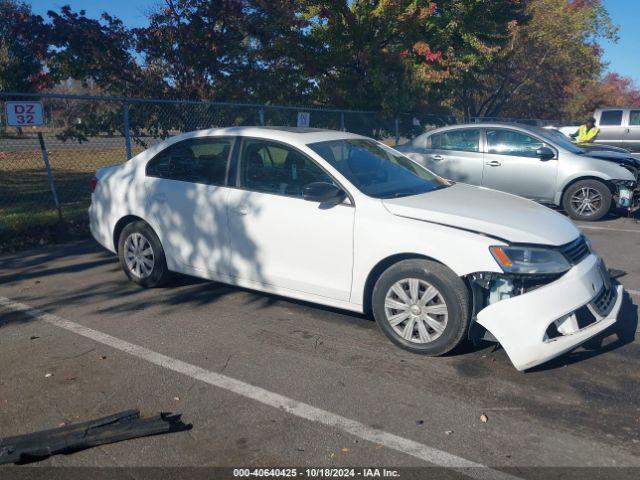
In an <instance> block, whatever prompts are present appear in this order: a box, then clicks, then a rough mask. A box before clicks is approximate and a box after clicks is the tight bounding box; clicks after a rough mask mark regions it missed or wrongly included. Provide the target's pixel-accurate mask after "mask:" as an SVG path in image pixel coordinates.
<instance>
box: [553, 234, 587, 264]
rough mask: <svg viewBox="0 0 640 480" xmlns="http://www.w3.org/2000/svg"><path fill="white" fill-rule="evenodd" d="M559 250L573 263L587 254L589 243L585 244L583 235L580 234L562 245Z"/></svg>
mask: <svg viewBox="0 0 640 480" xmlns="http://www.w3.org/2000/svg"><path fill="white" fill-rule="evenodd" d="M560 251H561V252H562V254H563V255H564V256H565V257H567V260H569V262H570V263H571V264H573V265H575V264H577V263H579V262H580V261H581V260H582V259H583V258H585V257H586V256H587V255H589V245H587V241H586V240H585V239H584V237H583V236H582V235H580V236H579V237H578V238H576V239H575V240H574V241H573V242H571V243H567V244H566V245H562V246H561V247H560Z"/></svg>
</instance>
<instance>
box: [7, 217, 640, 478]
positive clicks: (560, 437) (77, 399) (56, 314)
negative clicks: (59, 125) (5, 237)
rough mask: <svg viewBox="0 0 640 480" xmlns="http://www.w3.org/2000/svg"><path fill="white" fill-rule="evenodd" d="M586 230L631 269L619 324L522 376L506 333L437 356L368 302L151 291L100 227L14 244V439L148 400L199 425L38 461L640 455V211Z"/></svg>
mask: <svg viewBox="0 0 640 480" xmlns="http://www.w3.org/2000/svg"><path fill="white" fill-rule="evenodd" d="M580 226H581V227H582V228H583V231H584V233H585V234H587V235H588V237H589V238H590V239H591V240H592V242H593V245H594V247H595V249H596V250H597V251H598V252H599V253H600V254H601V255H602V256H603V257H604V259H605V261H606V263H607V265H608V266H609V267H611V268H616V269H622V270H624V271H626V272H627V274H626V275H625V276H624V277H622V278H620V282H621V283H622V284H623V285H624V286H625V287H626V288H627V289H628V291H629V293H628V294H627V295H626V298H625V302H624V307H623V308H624V313H623V317H622V321H621V322H619V325H618V326H617V327H616V328H615V329H612V330H611V331H609V332H606V334H605V335H603V336H601V337H598V338H596V339H594V340H592V341H590V342H588V343H587V344H586V345H585V346H584V347H581V348H579V349H577V350H575V351H574V352H571V353H569V354H566V355H564V356H562V357H560V358H558V359H556V360H554V361H552V362H549V363H547V364H545V365H543V366H541V367H538V368H536V369H533V370H531V371H528V372H525V373H521V372H518V371H516V370H515V369H514V368H513V366H512V365H511V363H510V362H509V360H508V358H507V356H506V355H505V353H504V351H503V350H501V349H499V348H495V346H494V345H492V344H483V345H479V346H465V347H463V348H459V349H458V350H457V351H455V352H453V353H452V354H450V355H447V356H445V357H440V358H428V357H422V356H418V355H413V354H410V353H407V352H404V351H402V350H400V349H398V348H396V347H394V346H393V345H392V344H391V343H390V342H388V341H387V340H386V338H385V337H384V336H383V335H382V334H381V332H379V331H378V329H377V327H376V325H375V323H374V322H373V321H372V320H371V319H370V318H367V317H365V316H362V315H356V314H352V313H348V312H344V311H339V310H334V309H329V308H323V307H318V306H316V305H312V304H307V303H303V302H297V301H291V300H287V299H284V298H280V297H276V296H271V295H265V294H261V293H256V292H252V291H249V290H244V289H238V288H233V287H228V286H224V285H221V284H217V283H211V282H205V281H200V280H197V279H193V278H189V277H177V278H176V279H175V280H174V281H173V282H172V283H171V284H170V285H169V286H167V287H164V288H160V289H154V290H144V289H142V288H139V287H138V286H136V285H134V284H133V283H131V282H129V281H127V280H126V278H125V276H124V274H123V273H122V272H121V270H120V269H119V266H118V263H117V259H116V258H115V257H114V256H113V255H112V254H110V253H109V252H106V251H105V250H103V249H101V248H100V247H99V246H98V245H97V244H95V243H94V242H93V241H92V240H86V241H79V242H74V243H68V244H61V245H55V246H49V247H42V248H38V249H35V250H31V251H26V252H22V253H17V254H14V255H10V256H4V257H1V258H0V365H2V369H1V371H2V374H1V375H0V432H2V433H1V436H7V435H13V434H19V433H26V432H29V431H34V430H38V429H44V428H51V427H55V426H58V425H61V424H63V423H72V422H76V421H80V420H85V419H91V418H97V417H101V416H104V415H108V414H110V413H115V412H118V411H121V410H126V409H129V408H138V409H140V410H142V411H143V412H147V413H157V412H160V411H171V412H178V413H181V414H183V418H184V420H185V421H187V422H190V423H192V424H193V429H192V430H190V431H187V432H180V433H173V434H168V435H161V436H156V437H147V438H141V439H135V440H130V441H126V442H121V443H116V444H111V445H105V446H101V447H97V448H93V449H90V450H86V451H82V452H78V453H75V454H73V455H65V456H55V457H52V458H50V459H48V460H45V461H43V462H40V463H39V465H45V466H46V465H51V466H100V467H105V466H231V467H250V466H273V467H286V466H334V465H335V466H348V465H351V466H374V465H376V466H414V467H420V466H432V465H449V466H457V467H465V466H487V467H491V468H493V469H496V470H501V471H509V472H511V473H513V472H514V470H513V469H511V468H512V467H518V468H522V467H542V466H544V467H550V466H565V467H576V466H618V467H619V466H636V467H637V466H640V457H639V454H640V432H639V426H640V408H639V405H640V403H639V400H640V388H639V387H640V372H639V369H638V359H640V348H639V347H638V343H637V342H636V341H635V336H636V331H637V330H638V319H637V315H638V314H637V303H638V301H639V300H640V259H638V256H637V254H636V252H637V250H636V249H637V248H638V245H639V243H640V224H638V223H637V222H636V221H635V220H634V219H627V218H617V217H612V218H611V219H608V220H604V221H601V222H597V223H593V224H581V225H580ZM483 420H486V422H485V421H483ZM465 462H467V463H465ZM510 469H511V470H510ZM492 472H495V471H493V470H492ZM521 473H522V472H521ZM472 476H473V475H472ZM520 476H523V477H526V476H527V474H526V472H524V473H522V475H520Z"/></svg>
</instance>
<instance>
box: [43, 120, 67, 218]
mask: <svg viewBox="0 0 640 480" xmlns="http://www.w3.org/2000/svg"><path fill="white" fill-rule="evenodd" d="M38 141H39V142H40V153H41V154H42V162H43V163H44V169H45V171H46V172H47V179H48V180H49V188H51V195H52V196H53V204H54V205H55V206H56V210H58V220H59V221H60V223H62V208H60V202H59V201H58V192H57V191H56V185H55V183H54V182H53V174H52V173H51V164H50V163H49V156H48V155H47V147H45V145H44V138H42V132H38Z"/></svg>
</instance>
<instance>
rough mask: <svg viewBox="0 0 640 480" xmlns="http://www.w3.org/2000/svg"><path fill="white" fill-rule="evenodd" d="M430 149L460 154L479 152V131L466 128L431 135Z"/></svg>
mask: <svg viewBox="0 0 640 480" xmlns="http://www.w3.org/2000/svg"><path fill="white" fill-rule="evenodd" d="M430 141H431V148H432V149H434V150H457V151H460V152H478V151H480V129H479V128H468V129H460V130H451V131H448V132H442V133H436V134H433V135H431V137H430Z"/></svg>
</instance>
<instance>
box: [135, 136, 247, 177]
mask: <svg viewBox="0 0 640 480" xmlns="http://www.w3.org/2000/svg"><path fill="white" fill-rule="evenodd" d="M214 139H215V140H228V141H229V142H230V144H231V148H230V149H229V153H228V154H227V159H226V166H225V178H224V180H223V182H222V183H212V182H204V181H200V182H195V181H188V180H179V179H175V178H167V177H162V176H158V175H151V174H149V165H150V164H151V163H153V162H154V160H156V159H157V158H158V157H160V155H165V154H167V153H168V154H170V153H171V151H172V150H175V149H176V148H178V147H179V146H180V145H181V144H184V143H186V142H195V143H200V141H206V140H214ZM235 139H236V137H231V136H227V135H225V136H214V135H210V136H202V137H189V138H185V139H184V140H180V141H178V142H175V143H172V144H171V145H169V146H168V147H167V148H164V149H163V150H160V151H159V152H158V153H156V154H155V155H154V156H153V157H152V158H150V159H149V160H147V163H146V165H145V166H144V175H145V177H151V178H159V179H161V180H172V181H174V182H186V183H196V184H199V185H209V186H211V187H226V186H228V184H229V171H230V166H231V156H232V154H233V149H234V145H235Z"/></svg>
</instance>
